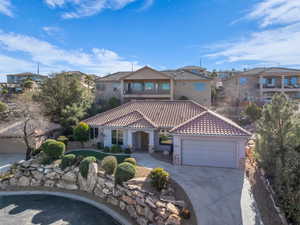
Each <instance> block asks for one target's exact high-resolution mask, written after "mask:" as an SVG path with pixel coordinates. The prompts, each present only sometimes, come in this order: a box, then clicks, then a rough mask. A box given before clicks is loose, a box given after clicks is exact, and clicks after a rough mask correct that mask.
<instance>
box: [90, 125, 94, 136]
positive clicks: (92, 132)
mask: <svg viewBox="0 0 300 225" xmlns="http://www.w3.org/2000/svg"><path fill="white" fill-rule="evenodd" d="M90 139H94V128H92V127H91V129H90Z"/></svg>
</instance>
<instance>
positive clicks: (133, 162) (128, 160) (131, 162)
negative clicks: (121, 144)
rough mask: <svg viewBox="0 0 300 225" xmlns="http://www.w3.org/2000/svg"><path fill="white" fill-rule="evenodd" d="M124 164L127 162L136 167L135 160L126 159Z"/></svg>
mask: <svg viewBox="0 0 300 225" xmlns="http://www.w3.org/2000/svg"><path fill="white" fill-rule="evenodd" d="M124 162H128V163H130V164H132V165H134V166H136V160H135V158H127V159H125V160H124Z"/></svg>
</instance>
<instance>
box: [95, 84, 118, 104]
mask: <svg viewBox="0 0 300 225" xmlns="http://www.w3.org/2000/svg"><path fill="white" fill-rule="evenodd" d="M95 94H96V102H99V101H100V100H108V99H110V98H112V97H116V98H118V99H121V82H119V81H116V82H107V81H105V82H103V81H96V93H95Z"/></svg>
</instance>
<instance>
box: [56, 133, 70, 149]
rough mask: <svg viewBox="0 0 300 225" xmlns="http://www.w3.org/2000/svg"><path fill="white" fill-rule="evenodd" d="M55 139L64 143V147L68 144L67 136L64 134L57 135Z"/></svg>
mask: <svg viewBox="0 0 300 225" xmlns="http://www.w3.org/2000/svg"><path fill="white" fill-rule="evenodd" d="M57 141H60V142H62V143H64V144H65V145H66V147H67V146H68V144H69V138H67V137H66V136H59V137H58V138H57Z"/></svg>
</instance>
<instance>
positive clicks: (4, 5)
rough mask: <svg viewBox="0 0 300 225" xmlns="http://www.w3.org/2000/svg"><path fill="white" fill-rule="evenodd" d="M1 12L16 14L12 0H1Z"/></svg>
mask: <svg viewBox="0 0 300 225" xmlns="http://www.w3.org/2000/svg"><path fill="white" fill-rule="evenodd" d="M0 13H2V14H4V15H6V16H10V17H13V16H14V15H13V12H12V5H11V2H10V0H0Z"/></svg>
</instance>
